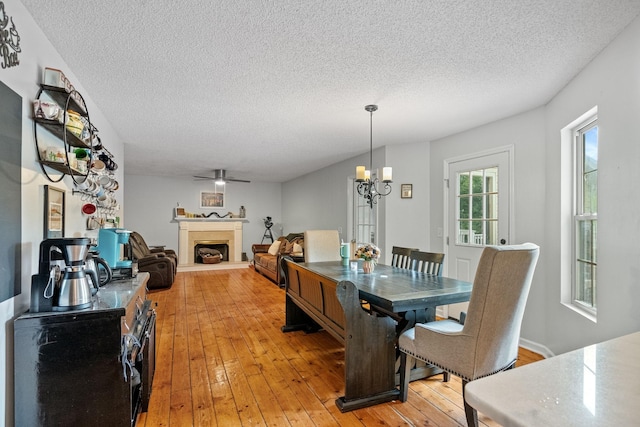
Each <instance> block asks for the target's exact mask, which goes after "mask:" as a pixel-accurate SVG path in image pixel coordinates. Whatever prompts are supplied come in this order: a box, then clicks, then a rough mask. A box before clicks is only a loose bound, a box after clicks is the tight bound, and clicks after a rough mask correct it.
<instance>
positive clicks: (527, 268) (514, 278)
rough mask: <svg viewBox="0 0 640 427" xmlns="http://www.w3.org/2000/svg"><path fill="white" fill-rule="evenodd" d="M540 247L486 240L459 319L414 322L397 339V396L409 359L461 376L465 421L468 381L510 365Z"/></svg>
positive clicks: (472, 415)
mask: <svg viewBox="0 0 640 427" xmlns="http://www.w3.org/2000/svg"><path fill="white" fill-rule="evenodd" d="M539 252H540V249H539V247H538V246H537V245H535V244H533V243H524V244H522V245H511V246H487V247H486V248H485V249H484V250H483V252H482V255H481V257H480V261H479V263H478V269H477V270H476V276H475V279H474V281H473V289H472V291H471V299H470V301H469V308H468V310H467V316H466V321H465V322H464V325H462V324H460V323H458V322H456V321H453V320H439V321H434V322H428V323H422V324H421V323H417V324H416V325H415V326H414V327H413V328H411V329H409V330H407V331H405V332H404V333H403V334H402V335H400V338H399V340H398V348H399V349H400V401H402V402H404V401H406V400H407V394H408V388H409V381H410V368H411V362H412V361H413V359H414V358H415V359H417V360H421V361H423V362H425V363H429V364H432V365H434V366H437V367H439V368H441V369H442V370H444V371H445V378H444V380H445V381H447V380H448V379H449V373H451V374H453V375H456V376H459V377H460V378H462V398H463V400H464V410H465V415H466V418H467V424H468V426H469V427H476V426H477V425H478V413H477V411H476V410H475V409H474V408H473V407H471V406H470V405H469V404H468V403H467V401H466V399H465V387H466V385H467V383H468V382H470V381H473V380H475V379H478V378H482V377H486V376H489V375H492V374H495V373H498V372H500V371H504V370H507V369H511V368H513V367H514V366H515V363H516V359H517V356H518V340H519V337H520V326H521V324H522V316H523V314H524V308H525V304H526V302H527V296H528V294H529V288H530V287H531V279H532V277H533V272H534V270H535V266H536V262H537V261H538V256H539Z"/></svg>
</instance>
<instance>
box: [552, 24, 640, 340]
mask: <svg viewBox="0 0 640 427" xmlns="http://www.w3.org/2000/svg"><path fill="white" fill-rule="evenodd" d="M596 105H597V106H598V125H599V160H598V169H599V171H598V188H599V194H598V199H599V200H598V295H597V304H598V321H597V323H593V322H591V321H589V320H587V319H585V318H584V317H582V316H580V315H579V314H577V313H575V312H574V311H572V310H570V309H568V308H567V307H565V306H563V305H561V304H560V303H559V299H560V278H561V275H562V270H561V269H562V268H563V267H564V268H566V267H567V263H566V262H565V260H562V259H561V246H560V239H559V238H558V236H560V235H562V229H561V216H560V206H561V205H562V203H563V202H566V198H564V199H563V196H564V194H561V192H560V183H561V182H562V179H563V176H562V174H561V165H560V158H561V142H560V130H561V129H562V128H563V127H565V126H567V125H568V124H569V123H570V122H572V121H573V120H574V119H576V118H577V117H579V116H580V115H582V114H583V113H585V112H586V111H588V110H589V109H591V108H592V107H594V106H596ZM546 116H547V119H546V124H547V126H546V140H547V141H546V145H547V149H546V151H547V153H546V158H545V162H546V164H547V177H546V193H547V206H546V212H545V215H544V219H545V223H546V234H545V241H546V242H547V245H546V248H545V250H546V254H545V264H546V267H547V274H546V277H544V280H545V285H546V288H547V294H546V303H545V305H546V309H547V310H546V317H547V319H549V321H548V324H547V327H546V334H545V342H546V343H547V345H548V346H549V347H550V348H552V349H556V350H558V351H566V350H569V349H573V348H576V347H581V346H583V345H586V344H591V343H594V342H599V341H602V340H606V339H609V338H613V337H617V336H620V335H623V334H626V333H629V332H634V331H638V330H640V311H639V310H638V304H637V301H639V300H640V286H638V277H639V275H638V273H639V272H640V268H639V267H638V259H640V247H639V246H638V245H637V243H636V242H635V238H636V237H637V236H640V221H638V214H639V213H640V202H639V201H638V197H636V196H635V194H634V189H635V187H636V186H637V183H638V181H640V172H639V168H638V160H639V159H640V144H639V143H640V128H638V124H637V123H638V117H640V19H636V20H635V21H633V22H632V23H631V24H630V26H629V27H628V28H627V29H626V30H625V31H624V32H623V33H622V34H621V35H620V36H619V37H618V38H616V40H615V41H614V42H613V43H612V44H611V45H610V46H608V47H607V48H606V49H605V50H604V51H603V52H602V53H601V54H600V55H598V57H596V58H595V59H594V60H593V61H592V63H591V64H589V66H588V67H586V68H585V70H584V71H583V72H582V73H580V74H579V75H578V76H577V77H576V78H575V79H574V80H573V81H572V82H571V83H570V84H568V85H567V87H566V88H565V89H563V90H562V91H561V92H560V93H559V94H558V95H557V96H556V97H555V98H554V99H553V100H552V101H551V102H550V103H549V105H548V106H547V111H546Z"/></svg>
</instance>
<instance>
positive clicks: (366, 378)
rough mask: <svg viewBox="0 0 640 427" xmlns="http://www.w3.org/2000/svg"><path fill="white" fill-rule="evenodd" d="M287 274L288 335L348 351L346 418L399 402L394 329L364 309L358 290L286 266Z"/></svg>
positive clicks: (338, 402)
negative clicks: (300, 333)
mask: <svg viewBox="0 0 640 427" xmlns="http://www.w3.org/2000/svg"><path fill="white" fill-rule="evenodd" d="M282 269H283V271H284V273H285V290H286V303H285V304H286V306H285V308H286V319H285V325H284V326H283V327H282V331H283V332H290V331H296V330H304V331H307V332H312V331H317V330H319V329H320V328H322V329H324V330H326V331H327V332H329V333H330V334H331V335H332V336H333V337H335V338H336V339H337V340H338V341H340V342H341V343H343V344H344V345H345V368H344V370H345V393H344V396H342V397H340V398H338V399H337V400H336V405H337V406H338V408H339V409H340V410H341V411H342V412H346V411H351V410H354V409H359V408H363V407H366V406H371V405H374V404H377V403H382V402H388V401H391V400H394V399H397V398H398V396H399V391H398V389H397V388H396V386H395V385H396V381H395V368H394V367H395V360H396V351H395V325H396V322H395V321H394V320H393V319H391V318H389V317H386V316H382V317H381V316H377V315H375V314H371V313H369V312H367V311H365V310H364V309H363V308H362V306H361V301H360V295H359V291H358V288H357V287H356V286H355V285H354V284H353V283H351V282H349V281H341V282H336V281H335V280H332V279H330V278H328V277H324V276H322V275H320V274H318V273H315V272H313V271H311V270H309V269H307V268H305V266H304V264H297V263H295V262H293V260H291V259H290V258H288V257H285V258H283V260H282Z"/></svg>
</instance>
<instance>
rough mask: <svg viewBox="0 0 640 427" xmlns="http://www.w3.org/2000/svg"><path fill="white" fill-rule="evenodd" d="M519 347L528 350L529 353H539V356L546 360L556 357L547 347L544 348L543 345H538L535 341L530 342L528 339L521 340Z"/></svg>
mask: <svg viewBox="0 0 640 427" xmlns="http://www.w3.org/2000/svg"><path fill="white" fill-rule="evenodd" d="M519 345H520V347H522V348H526V349H527V350H529V351H533V352H534V353H538V354H539V355H541V356H542V357H544V358H545V359H548V358H549V357H553V356H555V354H553V352H552V351H551V350H549V348H547V347H546V346H544V345H542V344H538V343H537V342H534V341H530V340H527V339H524V338H520V341H519Z"/></svg>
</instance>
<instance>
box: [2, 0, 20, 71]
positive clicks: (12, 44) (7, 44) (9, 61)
mask: <svg viewBox="0 0 640 427" xmlns="http://www.w3.org/2000/svg"><path fill="white" fill-rule="evenodd" d="M9 21H11V28H9V29H7V25H9ZM20 52H22V48H20V34H18V30H17V29H16V24H15V22H13V16H12V17H9V16H8V15H7V12H6V11H5V10H4V2H1V1H0V53H1V54H0V59H1V60H2V61H1V62H0V66H1V67H2V68H3V69H4V68H11V67H17V66H18V65H20V60H19V59H18V54H19V53H20Z"/></svg>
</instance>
